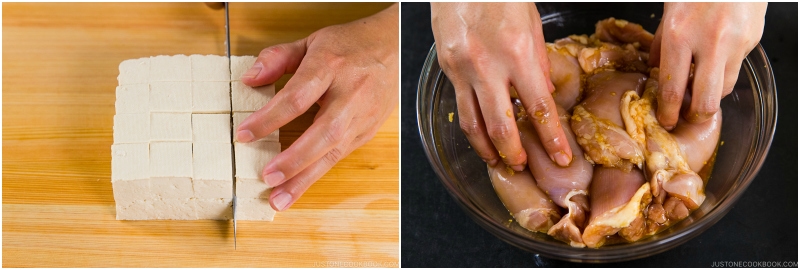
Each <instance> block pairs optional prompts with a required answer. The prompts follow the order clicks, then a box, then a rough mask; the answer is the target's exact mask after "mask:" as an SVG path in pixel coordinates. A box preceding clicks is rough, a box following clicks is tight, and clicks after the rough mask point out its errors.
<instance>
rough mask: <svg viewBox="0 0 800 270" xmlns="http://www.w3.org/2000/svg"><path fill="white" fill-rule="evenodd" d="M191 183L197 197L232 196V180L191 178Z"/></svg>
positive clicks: (227, 197) (226, 197) (224, 197)
mask: <svg viewBox="0 0 800 270" xmlns="http://www.w3.org/2000/svg"><path fill="white" fill-rule="evenodd" d="M228 176H230V175H228ZM192 183H193V186H194V197H195V198H198V199H218V198H223V199H229V198H233V181H230V180H198V179H193V180H192Z"/></svg>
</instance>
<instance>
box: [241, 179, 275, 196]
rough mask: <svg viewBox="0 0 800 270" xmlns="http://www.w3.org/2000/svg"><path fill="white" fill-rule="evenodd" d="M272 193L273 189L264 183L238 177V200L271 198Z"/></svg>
mask: <svg viewBox="0 0 800 270" xmlns="http://www.w3.org/2000/svg"><path fill="white" fill-rule="evenodd" d="M271 192H272V188H271V187H270V186H269V185H267V183H266V182H264V181H261V180H259V179H248V178H239V177H236V197H237V198H250V199H255V198H269V194H270V193H271Z"/></svg>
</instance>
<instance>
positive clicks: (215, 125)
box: [192, 114, 231, 143]
mask: <svg viewBox="0 0 800 270" xmlns="http://www.w3.org/2000/svg"><path fill="white" fill-rule="evenodd" d="M192 141H193V142H214V143H230V142H231V115H230V114H192Z"/></svg>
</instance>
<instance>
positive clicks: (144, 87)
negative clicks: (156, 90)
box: [114, 83, 150, 114]
mask: <svg viewBox="0 0 800 270" xmlns="http://www.w3.org/2000/svg"><path fill="white" fill-rule="evenodd" d="M114 107H115V108H116V113H117V114H125V113H143V114H146V113H149V112H150V85H149V84H147V83H144V84H129V85H120V86H117V101H116V102H115V103H114Z"/></svg>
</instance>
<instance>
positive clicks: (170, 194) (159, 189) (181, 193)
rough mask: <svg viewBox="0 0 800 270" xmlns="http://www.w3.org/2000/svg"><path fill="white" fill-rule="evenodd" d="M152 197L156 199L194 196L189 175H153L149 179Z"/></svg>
mask: <svg viewBox="0 0 800 270" xmlns="http://www.w3.org/2000/svg"><path fill="white" fill-rule="evenodd" d="M150 192H151V193H152V198H153V199H157V200H166V199H188V198H193V197H194V190H193V188H192V178H191V177H154V178H151V179H150Z"/></svg>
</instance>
